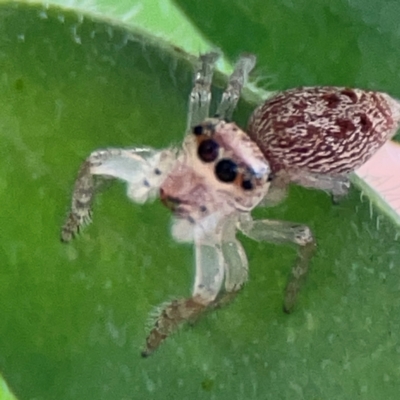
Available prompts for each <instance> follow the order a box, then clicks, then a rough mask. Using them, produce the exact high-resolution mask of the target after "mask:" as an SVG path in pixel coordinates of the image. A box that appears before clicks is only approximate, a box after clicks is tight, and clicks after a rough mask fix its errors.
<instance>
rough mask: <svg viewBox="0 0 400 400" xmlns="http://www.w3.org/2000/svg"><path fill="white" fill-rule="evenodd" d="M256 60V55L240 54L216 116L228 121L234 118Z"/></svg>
mask: <svg viewBox="0 0 400 400" xmlns="http://www.w3.org/2000/svg"><path fill="white" fill-rule="evenodd" d="M256 60H257V59H256V56H255V55H253V54H242V55H241V56H240V58H239V60H238V62H237V63H236V65H235V69H234V70H233V72H232V74H231V76H230V77H229V80H228V85H227V87H226V89H225V91H224V93H223V94H222V99H221V102H220V104H219V106H218V109H217V113H216V114H215V117H216V118H220V119H224V120H226V121H231V120H232V114H233V111H234V110H235V108H236V105H237V103H238V101H239V98H240V94H241V92H242V89H243V86H244V84H245V83H246V81H247V79H248V76H249V74H250V72H251V71H252V69H253V68H254V66H255V65H256Z"/></svg>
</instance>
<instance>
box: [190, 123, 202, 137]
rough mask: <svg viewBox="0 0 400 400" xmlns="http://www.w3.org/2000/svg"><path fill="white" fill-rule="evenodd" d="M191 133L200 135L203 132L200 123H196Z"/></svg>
mask: <svg viewBox="0 0 400 400" xmlns="http://www.w3.org/2000/svg"><path fill="white" fill-rule="evenodd" d="M192 132H193V134H195V135H196V136H199V135H202V134H203V132H204V129H203V127H202V126H201V125H197V126H195V127H194V128H193V131H192Z"/></svg>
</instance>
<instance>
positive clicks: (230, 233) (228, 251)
mask: <svg viewBox="0 0 400 400" xmlns="http://www.w3.org/2000/svg"><path fill="white" fill-rule="evenodd" d="M236 223H237V219H236V218H235V219H233V218H232V219H230V220H228V221H227V223H225V225H224V227H223V231H222V252H223V255H224V259H225V282H224V289H225V290H224V292H223V293H221V294H220V295H218V297H217V298H216V299H215V300H214V302H213V303H212V304H211V306H210V308H212V309H216V308H221V307H224V306H226V305H228V304H229V303H231V302H232V301H233V300H234V299H235V297H236V296H237V294H238V293H239V291H240V290H241V289H242V288H243V285H244V284H245V283H246V282H247V279H248V272H249V268H248V267H249V263H248V260H247V256H246V253H245V251H244V249H243V246H242V244H241V243H240V242H239V241H238V240H237V239H236V230H237V227H236Z"/></svg>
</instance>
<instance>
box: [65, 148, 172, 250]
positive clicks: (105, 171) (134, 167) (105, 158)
mask: <svg viewBox="0 0 400 400" xmlns="http://www.w3.org/2000/svg"><path fill="white" fill-rule="evenodd" d="M170 152H171V151H170V150H164V151H155V150H153V149H151V148H135V149H105V150H97V151H95V152H93V153H92V154H90V156H89V157H88V158H87V159H86V160H85V161H84V162H83V164H82V165H81V167H80V169H79V172H78V177H77V179H76V181H75V185H74V190H73V194H72V202H71V209H70V212H69V214H68V217H67V219H66V221H65V223H64V225H63V227H62V229H61V240H62V241H63V242H69V241H70V240H71V239H72V238H73V237H74V236H75V235H76V234H77V233H78V232H79V230H80V229H81V228H82V227H83V226H84V225H86V224H88V223H89V222H90V220H91V209H92V204H93V199H94V196H95V193H96V191H97V189H98V188H99V186H100V184H101V183H102V182H103V181H104V180H108V179H110V178H117V179H121V180H124V181H126V182H127V183H128V195H129V197H130V198H131V199H132V200H134V201H136V202H138V203H144V202H145V201H146V200H147V199H148V198H150V197H153V196H155V194H156V191H157V189H158V187H159V186H160V184H161V182H162V180H163V179H164V176H165V174H166V173H167V172H168V170H169V167H170V165H169V164H170V162H171V160H173V158H171V157H172V156H171V155H170Z"/></svg>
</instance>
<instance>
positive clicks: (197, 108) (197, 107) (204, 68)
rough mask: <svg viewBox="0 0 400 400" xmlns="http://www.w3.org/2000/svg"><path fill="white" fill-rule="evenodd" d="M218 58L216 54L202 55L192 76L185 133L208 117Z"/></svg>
mask: <svg viewBox="0 0 400 400" xmlns="http://www.w3.org/2000/svg"><path fill="white" fill-rule="evenodd" d="M218 58H219V54H218V53H216V52H210V53H206V54H202V55H201V56H200V57H199V61H198V66H197V69H196V71H195V74H194V83H193V89H192V91H191V92H190V96H189V112H188V122H187V132H189V131H190V130H191V128H193V127H194V126H196V125H199V124H200V123H201V122H203V121H204V120H205V119H206V118H208V116H209V110H210V102H211V83H212V77H213V74H214V69H215V63H216V62H217V60H218Z"/></svg>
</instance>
